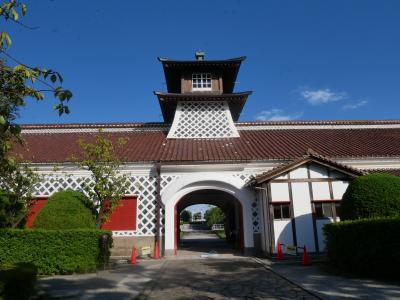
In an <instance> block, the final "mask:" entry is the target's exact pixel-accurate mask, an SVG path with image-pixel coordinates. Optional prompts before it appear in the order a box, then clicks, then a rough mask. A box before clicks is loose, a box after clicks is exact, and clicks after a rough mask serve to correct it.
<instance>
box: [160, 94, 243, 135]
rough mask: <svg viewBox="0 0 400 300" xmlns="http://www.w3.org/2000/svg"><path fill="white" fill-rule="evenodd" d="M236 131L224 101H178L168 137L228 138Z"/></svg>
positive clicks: (235, 133)
mask: <svg viewBox="0 0 400 300" xmlns="http://www.w3.org/2000/svg"><path fill="white" fill-rule="evenodd" d="M237 136H239V135H238V132H237V130H236V127H235V125H234V124H233V121H232V116H231V114H230V110H229V107H228V104H227V103H226V102H225V101H215V102H214V101H184V102H179V103H178V106H177V109H176V113H175V118H174V122H173V124H172V127H171V130H170V132H169V134H168V138H229V137H237Z"/></svg>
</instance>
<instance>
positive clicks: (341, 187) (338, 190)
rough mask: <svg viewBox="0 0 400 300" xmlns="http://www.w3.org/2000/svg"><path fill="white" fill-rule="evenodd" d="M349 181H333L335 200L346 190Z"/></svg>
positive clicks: (340, 197)
mask: <svg viewBox="0 0 400 300" xmlns="http://www.w3.org/2000/svg"><path fill="white" fill-rule="evenodd" d="M348 186H349V183H348V182H347V181H333V182H332V190H333V198H334V199H336V200H339V199H342V197H343V194H344V192H346V190H347V187H348Z"/></svg>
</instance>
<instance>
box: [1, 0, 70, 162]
mask: <svg viewBox="0 0 400 300" xmlns="http://www.w3.org/2000/svg"><path fill="white" fill-rule="evenodd" d="M26 13H27V6H26V5H25V4H24V3H21V2H20V1H17V0H9V1H3V2H2V3H1V4H0V19H2V20H3V21H5V22H14V23H15V24H17V25H18V26H19V25H20V26H23V27H24V28H29V26H26V25H25V24H23V23H22V22H21V18H22V17H23V16H25V15H26ZM11 44H12V39H11V37H10V35H9V34H8V33H7V32H5V31H2V30H1V29H0V164H4V163H7V161H6V159H7V154H8V152H9V150H10V148H11V145H12V143H13V142H15V141H16V140H19V134H20V127H19V126H18V124H17V123H16V122H15V121H16V119H17V117H18V112H19V110H20V109H21V107H24V106H26V104H27V102H26V98H33V99H36V100H43V99H44V93H45V92H50V93H52V94H53V95H54V97H55V98H56V99H58V100H59V103H58V104H57V105H56V106H55V107H54V109H55V110H57V111H58V113H59V114H60V115H61V114H64V113H69V108H68V106H67V105H66V103H67V102H68V101H69V100H70V99H71V97H72V93H71V91H69V90H66V89H63V88H62V86H61V84H62V83H63V78H62V76H61V74H60V73H59V72H57V71H54V70H51V69H47V68H42V67H38V66H35V67H32V66H28V65H27V64H25V63H22V62H20V61H19V60H17V59H16V58H14V57H13V56H12V55H11V54H10V51H9V50H10V47H11Z"/></svg>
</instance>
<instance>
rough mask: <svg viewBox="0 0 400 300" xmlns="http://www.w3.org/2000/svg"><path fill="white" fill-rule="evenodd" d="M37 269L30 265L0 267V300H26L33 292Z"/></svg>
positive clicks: (5, 265) (4, 265)
mask: <svg viewBox="0 0 400 300" xmlns="http://www.w3.org/2000/svg"><path fill="white" fill-rule="evenodd" d="M36 275H37V269H36V267H35V266H34V265H32V264H27V263H20V264H15V265H14V264H3V265H0V300H16V299H18V300H25V299H26V300H28V299H31V296H32V294H33V293H34V291H35V283H36Z"/></svg>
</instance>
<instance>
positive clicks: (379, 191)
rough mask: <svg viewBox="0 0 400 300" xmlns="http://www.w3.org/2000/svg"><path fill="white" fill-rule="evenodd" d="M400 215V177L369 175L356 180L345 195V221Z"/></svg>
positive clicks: (343, 207) (343, 217)
mask: <svg viewBox="0 0 400 300" xmlns="http://www.w3.org/2000/svg"><path fill="white" fill-rule="evenodd" d="M399 215H400V177H397V176H393V175H389V174H369V175H364V176H360V177H358V178H356V179H354V180H353V181H352V182H351V183H350V185H349V187H348V188H347V190H346V192H345V193H344V195H343V199H342V204H341V217H342V219H343V220H355V219H363V218H376V217H393V216H399Z"/></svg>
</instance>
